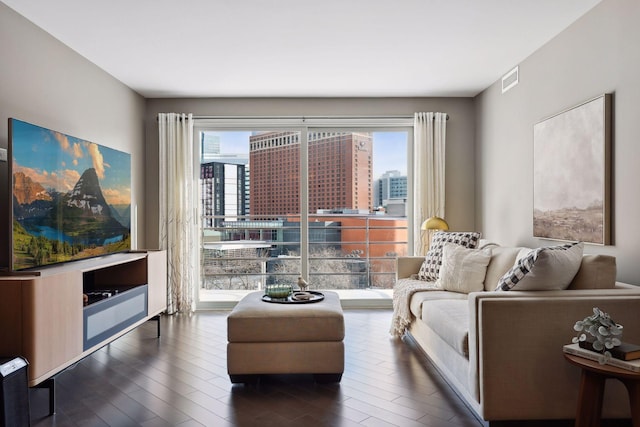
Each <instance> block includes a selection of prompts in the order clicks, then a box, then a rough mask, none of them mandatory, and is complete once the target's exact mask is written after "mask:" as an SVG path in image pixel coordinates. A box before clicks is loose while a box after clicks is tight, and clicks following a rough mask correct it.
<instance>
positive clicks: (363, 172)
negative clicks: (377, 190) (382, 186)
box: [249, 132, 373, 217]
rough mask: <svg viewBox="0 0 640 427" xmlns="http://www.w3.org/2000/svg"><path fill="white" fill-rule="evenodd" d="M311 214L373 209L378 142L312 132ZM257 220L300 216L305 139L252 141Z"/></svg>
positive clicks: (272, 136) (280, 135)
mask: <svg viewBox="0 0 640 427" xmlns="http://www.w3.org/2000/svg"><path fill="white" fill-rule="evenodd" d="M308 135H309V141H308V144H309V150H308V171H309V172H308V173H309V179H308V182H309V186H308V188H309V212H310V213H315V212H316V211H318V210H319V209H362V210H368V211H370V210H372V209H373V190H372V176H371V175H372V169H373V158H372V157H373V137H372V135H371V133H368V132H310V133H309V134H308ZM249 141H250V142H249V165H250V167H251V209H250V210H251V214H252V215H260V216H262V215H264V216H267V217H277V216H281V215H284V214H298V213H300V134H299V133H298V132H264V133H259V134H255V135H252V136H251V137H250V138H249Z"/></svg>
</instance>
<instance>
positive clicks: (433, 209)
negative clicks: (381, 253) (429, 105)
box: [413, 113, 447, 255]
mask: <svg viewBox="0 0 640 427" xmlns="http://www.w3.org/2000/svg"><path fill="white" fill-rule="evenodd" d="M446 130H447V115H446V114H445V113H415V117H414V125H413V143H414V146H413V193H414V194H413V236H414V239H413V242H414V254H416V255H421V254H423V242H422V230H420V226H421V225H422V223H423V222H424V220H426V219H427V218H430V217H432V216H439V217H440V218H444V189H445V188H444V164H445V140H446Z"/></svg>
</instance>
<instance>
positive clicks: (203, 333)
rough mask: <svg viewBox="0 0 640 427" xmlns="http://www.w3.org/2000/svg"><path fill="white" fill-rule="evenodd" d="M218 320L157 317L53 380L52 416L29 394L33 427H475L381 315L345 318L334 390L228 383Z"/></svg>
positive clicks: (278, 379)
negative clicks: (342, 355) (54, 407)
mask: <svg viewBox="0 0 640 427" xmlns="http://www.w3.org/2000/svg"><path fill="white" fill-rule="evenodd" d="M227 314H228V313H227V312H198V313H196V314H194V315H192V316H183V315H181V316H163V317H162V319H161V322H162V323H161V325H162V336H161V338H159V339H158V338H156V335H155V333H156V324H155V322H148V323H147V324H144V325H142V326H141V327H139V328H137V329H136V330H134V331H132V332H131V333H129V334H127V335H125V336H124V337H122V338H120V339H118V340H116V341H115V342H113V343H111V344H110V345H108V346H106V347H104V348H102V349H101V350H99V351H97V352H95V353H94V354H93V355H91V356H89V357H87V358H85V359H84V360H82V361H80V362H78V363H77V364H76V365H74V366H72V367H70V368H69V369H67V370H66V371H64V372H62V373H60V374H59V375H58V376H57V377H56V387H57V389H56V391H57V396H56V397H57V412H56V414H55V415H53V416H48V415H47V414H48V406H47V404H48V394H47V391H46V390H44V389H31V390H30V394H31V399H30V402H31V421H32V425H33V426H37V427H44V426H149V427H162V426H183V427H187V426H189V427H190V426H278V427H280V426H304V427H312V426H402V427H406V426H432V427H462V426H464V427H478V426H481V425H482V424H481V423H480V422H479V421H477V420H476V419H475V418H474V416H473V415H472V413H471V412H470V411H469V409H468V408H467V407H466V406H465V405H464V404H463V403H462V402H461V401H460V399H459V398H458V397H457V396H456V395H455V393H453V391H452V390H451V389H450V388H449V386H448V385H447V384H446V383H445V382H444V381H443V380H442V379H441V377H440V375H439V374H438V373H437V371H436V370H435V369H434V368H433V366H432V365H431V364H430V363H429V362H428V361H427V360H426V359H425V357H424V356H423V355H421V354H420V353H419V352H418V351H417V350H416V349H414V348H412V346H411V343H410V342H409V343H405V342H399V341H395V340H393V339H392V338H391V337H390V335H389V334H388V329H389V324H390V319H391V311H390V310H346V311H345V321H346V338H345V347H346V351H345V353H346V356H345V372H344V375H343V378H342V381H341V382H340V383H339V384H323V385H318V384H315V383H314V382H313V379H312V378H311V377H310V376H309V377H307V376H271V377H266V378H263V379H262V380H261V381H260V382H259V383H258V384H256V385H252V386H244V385H238V384H236V385H232V384H231V383H230V381H229V378H228V376H227V371H226V343H227V339H226V316H227Z"/></svg>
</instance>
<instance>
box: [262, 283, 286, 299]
mask: <svg viewBox="0 0 640 427" xmlns="http://www.w3.org/2000/svg"><path fill="white" fill-rule="evenodd" d="M292 291H293V289H292V287H291V285H285V284H279V283H277V284H275V285H267V286H265V288H264V293H265V295H267V296H269V297H271V298H286V297H288V296H289V295H290V294H291V292H292Z"/></svg>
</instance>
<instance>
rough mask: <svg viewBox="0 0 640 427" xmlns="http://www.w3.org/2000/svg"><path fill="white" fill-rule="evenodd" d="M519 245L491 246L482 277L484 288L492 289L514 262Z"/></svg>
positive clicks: (519, 248)
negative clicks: (485, 272)
mask: <svg viewBox="0 0 640 427" xmlns="http://www.w3.org/2000/svg"><path fill="white" fill-rule="evenodd" d="M522 249H524V248H521V247H506V246H491V261H489V265H488V266H487V274H486V275H485V278H484V290H485V291H494V290H495V289H496V286H498V280H500V278H501V277H502V276H504V274H505V273H506V272H507V271H509V269H510V268H511V267H513V265H514V264H515V263H516V260H517V257H518V254H519V253H520V251H521V250H522Z"/></svg>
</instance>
